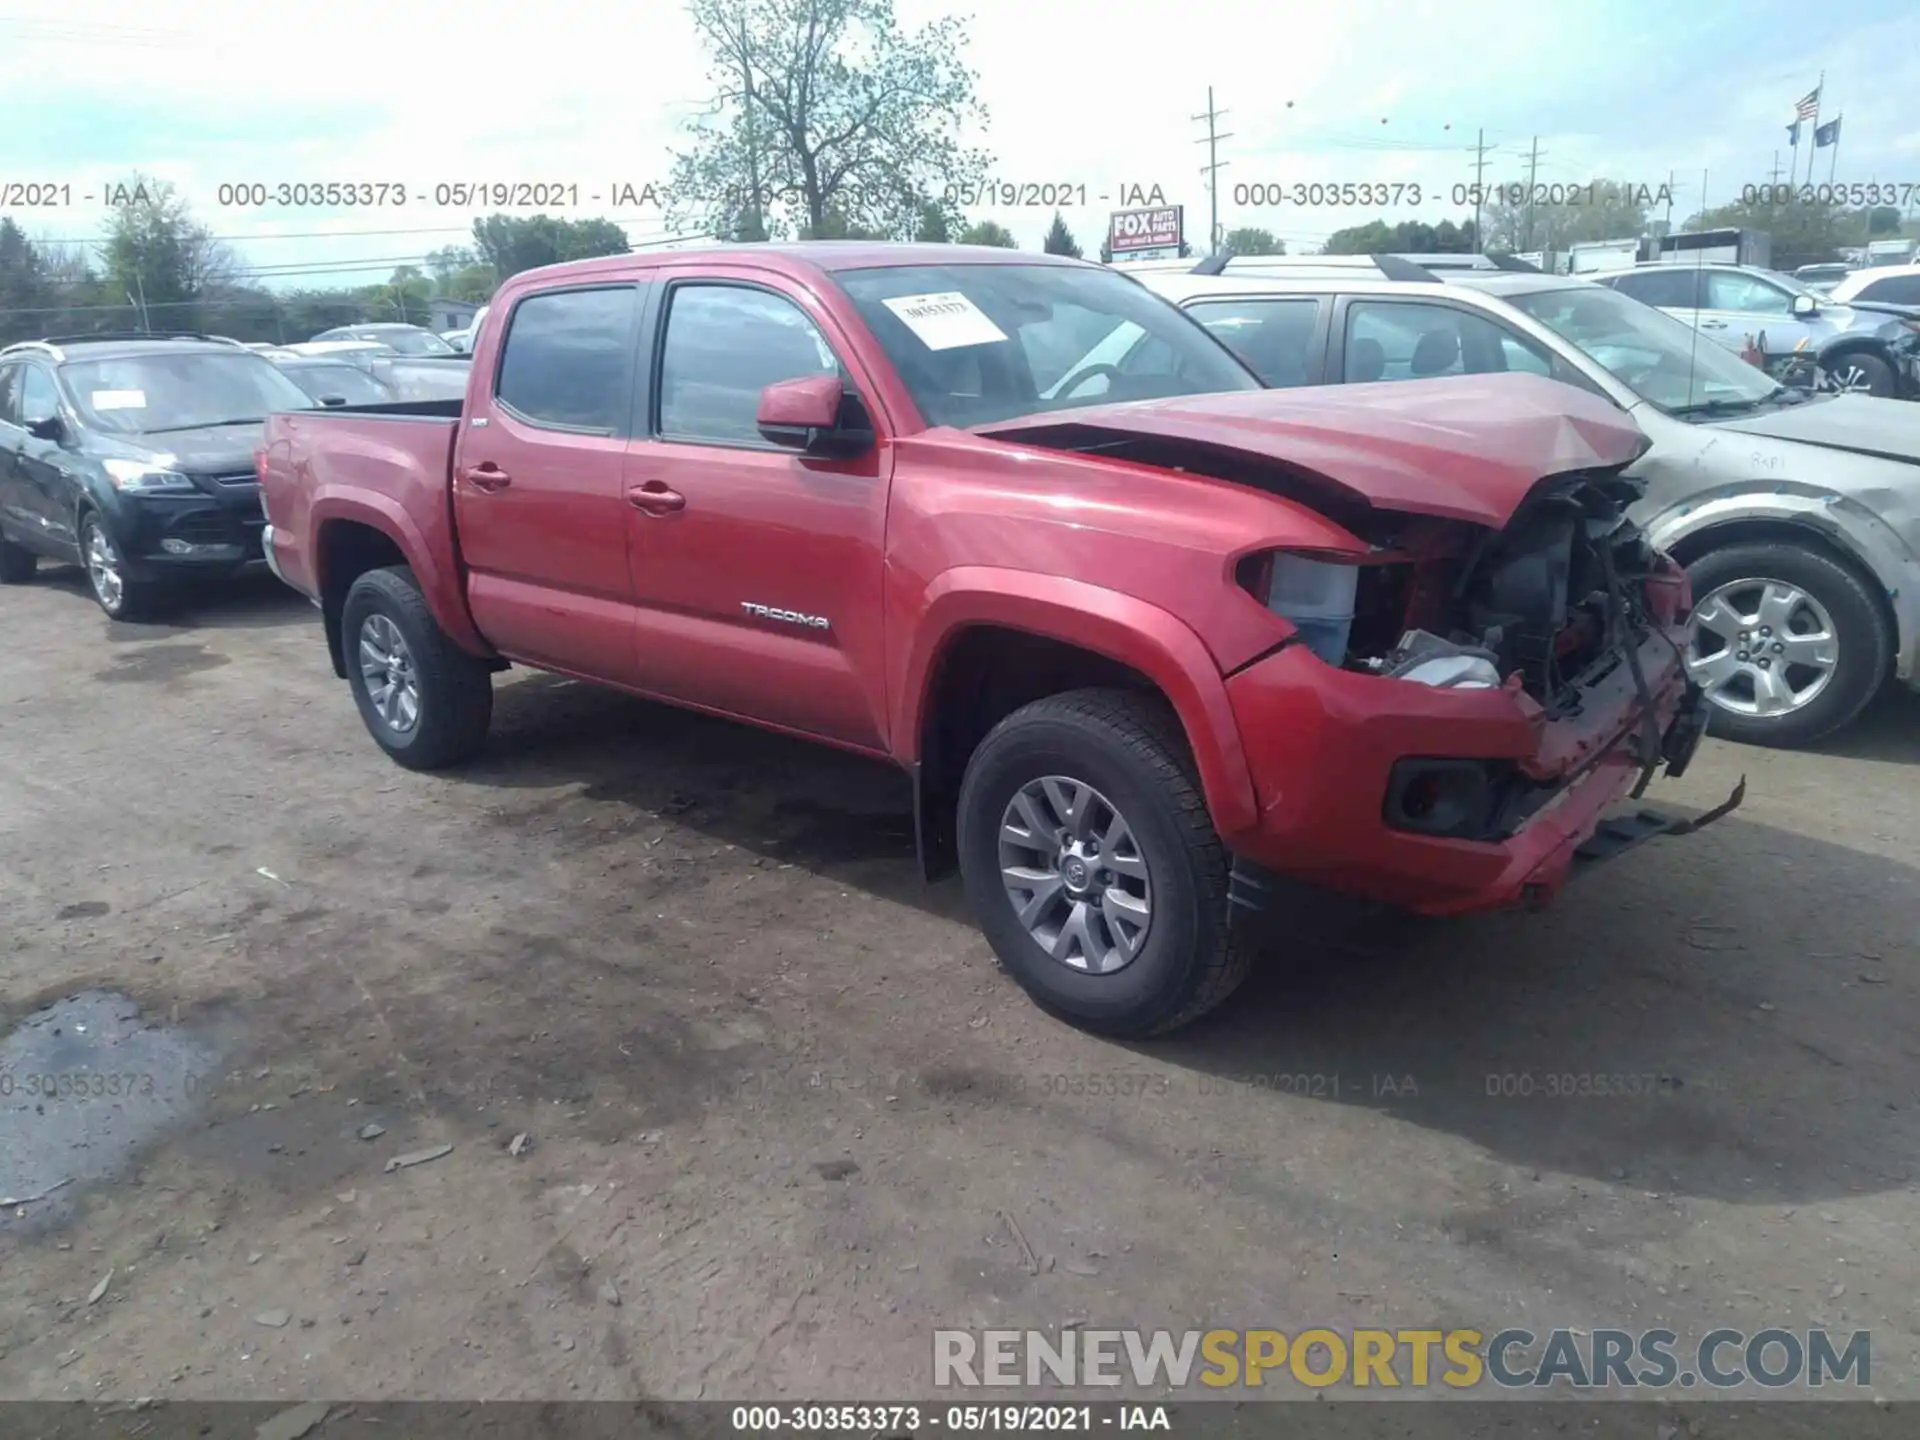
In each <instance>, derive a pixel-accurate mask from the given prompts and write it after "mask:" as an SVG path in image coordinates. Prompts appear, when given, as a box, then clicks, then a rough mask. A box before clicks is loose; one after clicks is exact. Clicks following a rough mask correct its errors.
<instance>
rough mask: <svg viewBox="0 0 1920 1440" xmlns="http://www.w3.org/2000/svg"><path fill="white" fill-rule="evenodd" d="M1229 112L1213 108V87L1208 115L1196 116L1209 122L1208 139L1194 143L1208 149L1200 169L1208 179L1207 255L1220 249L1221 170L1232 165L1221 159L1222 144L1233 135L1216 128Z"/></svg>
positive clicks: (1230, 162)
mask: <svg viewBox="0 0 1920 1440" xmlns="http://www.w3.org/2000/svg"><path fill="white" fill-rule="evenodd" d="M1226 113H1227V112H1226V111H1224V110H1216V109H1214V108H1213V87H1212V86H1211V85H1209V86H1208V87H1207V113H1206V114H1204V115H1195V116H1194V117H1193V118H1194V120H1196V121H1199V120H1204V121H1206V122H1207V137H1206V139H1204V140H1197V141H1195V142H1194V143H1195V144H1197V145H1204V146H1206V147H1207V163H1206V164H1205V165H1202V166H1201V167H1200V173H1201V174H1202V175H1204V176H1206V177H1207V208H1208V214H1207V253H1208V254H1209V255H1212V254H1215V253H1216V252H1218V250H1219V249H1220V170H1221V167H1222V166H1224V165H1230V164H1232V163H1233V162H1232V161H1230V160H1222V159H1221V158H1220V142H1221V141H1222V140H1231V139H1232V138H1233V136H1232V135H1230V134H1228V135H1222V134H1221V133H1220V132H1219V130H1218V129H1217V128H1215V127H1216V125H1217V124H1218V122H1219V119H1220V117H1221V116H1222V115H1224V114H1226Z"/></svg>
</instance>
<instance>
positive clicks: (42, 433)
mask: <svg viewBox="0 0 1920 1440" xmlns="http://www.w3.org/2000/svg"><path fill="white" fill-rule="evenodd" d="M27 434H29V435H31V436H32V437H33V438H34V439H36V440H52V441H54V442H55V443H58V442H59V441H61V440H64V439H65V438H66V435H67V427H66V423H65V422H64V421H62V420H61V418H60V417H59V416H58V415H42V416H40V417H39V418H38V419H37V420H29V421H27Z"/></svg>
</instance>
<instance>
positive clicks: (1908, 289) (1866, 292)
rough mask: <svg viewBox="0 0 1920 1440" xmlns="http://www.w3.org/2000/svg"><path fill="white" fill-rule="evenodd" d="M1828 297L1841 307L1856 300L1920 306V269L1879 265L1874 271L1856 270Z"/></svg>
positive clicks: (1907, 266) (1909, 266)
mask: <svg viewBox="0 0 1920 1440" xmlns="http://www.w3.org/2000/svg"><path fill="white" fill-rule="evenodd" d="M1827 293H1828V294H1829V295H1830V296H1831V297H1832V298H1833V299H1834V300H1835V301H1837V302H1839V303H1840V304H1842V305H1850V304H1852V303H1853V302H1854V301H1855V300H1872V301H1874V302H1875V303H1876V304H1881V305H1920V265H1876V266H1874V268H1873V269H1871V270H1855V271H1854V272H1853V273H1852V274H1851V275H1848V276H1847V277H1846V278H1845V279H1844V280H1842V281H1840V282H1839V283H1838V284H1837V285H1835V286H1834V287H1833V289H1831V290H1829V291H1828V292H1827Z"/></svg>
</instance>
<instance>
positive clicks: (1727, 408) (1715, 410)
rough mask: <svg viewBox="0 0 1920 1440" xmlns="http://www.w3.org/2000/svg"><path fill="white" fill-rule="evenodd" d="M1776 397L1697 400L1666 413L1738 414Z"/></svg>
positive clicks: (1683, 414) (1766, 403) (1767, 403)
mask: <svg viewBox="0 0 1920 1440" xmlns="http://www.w3.org/2000/svg"><path fill="white" fill-rule="evenodd" d="M1783 388H1784V387H1783ZM1776 398H1777V397H1775V396H1772V395H1768V396H1766V397H1765V398H1763V399H1759V400H1698V401H1695V402H1694V403H1693V404H1691V405H1675V406H1674V407H1673V408H1672V409H1671V410H1669V411H1667V413H1668V414H1669V415H1677V416H1680V417H1682V418H1685V417H1686V416H1689V415H1738V414H1742V413H1744V412H1745V411H1748V410H1757V409H1759V408H1760V407H1761V406H1762V405H1770V404H1772V403H1773V401H1774V400H1775V399H1776Z"/></svg>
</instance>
